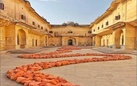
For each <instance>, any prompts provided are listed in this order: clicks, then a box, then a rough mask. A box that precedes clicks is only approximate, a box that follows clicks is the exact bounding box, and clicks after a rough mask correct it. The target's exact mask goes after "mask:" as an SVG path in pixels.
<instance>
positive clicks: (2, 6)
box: [0, 2, 4, 10]
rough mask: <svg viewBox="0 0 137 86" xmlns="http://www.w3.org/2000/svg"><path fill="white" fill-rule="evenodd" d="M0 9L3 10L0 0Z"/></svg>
mask: <svg viewBox="0 0 137 86" xmlns="http://www.w3.org/2000/svg"><path fill="white" fill-rule="evenodd" d="M0 9H1V10H4V4H3V3H2V2H0Z"/></svg>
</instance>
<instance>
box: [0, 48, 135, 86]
mask: <svg viewBox="0 0 137 86" xmlns="http://www.w3.org/2000/svg"><path fill="white" fill-rule="evenodd" d="M56 49H57V47H56V48H47V49H45V48H43V49H41V50H42V51H39V50H36V51H39V52H51V51H55V50H56ZM88 52H90V53H91V52H93V53H100V52H99V51H96V50H93V49H82V50H76V51H73V52H69V53H88ZM18 55H20V54H15V53H13V54H10V53H8V54H1V56H0V60H1V63H0V66H1V68H0V72H1V73H0V81H1V82H0V86H22V85H21V84H18V83H16V82H15V81H12V80H10V79H8V78H7V77H6V72H7V71H8V70H10V69H13V68H15V67H16V66H21V65H25V64H32V63H34V62H46V61H57V60H62V59H74V58H87V56H82V57H73V58H72V57H68V58H52V59H22V58H18V57H17V56H18ZM124 55H129V56H132V58H133V59H130V60H119V61H107V62H91V63H81V64H74V65H66V66H61V67H54V68H50V69H45V70H41V72H43V73H49V74H53V75H55V76H60V77H62V78H64V79H66V80H68V81H69V82H72V83H74V84H79V85H80V86H137V82H136V75H137V72H136V66H137V64H136V61H137V59H136V58H137V57H136V55H131V54H124ZM89 57H91V56H88V58H89ZM91 58H92V57H91Z"/></svg>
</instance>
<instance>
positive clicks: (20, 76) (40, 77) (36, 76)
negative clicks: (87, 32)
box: [7, 47, 132, 86]
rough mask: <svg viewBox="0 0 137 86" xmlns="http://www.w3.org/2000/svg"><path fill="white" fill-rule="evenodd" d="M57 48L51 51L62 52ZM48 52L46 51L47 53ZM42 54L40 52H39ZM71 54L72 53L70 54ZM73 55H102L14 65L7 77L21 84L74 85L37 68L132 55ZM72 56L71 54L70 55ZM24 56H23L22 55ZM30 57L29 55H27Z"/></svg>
mask: <svg viewBox="0 0 137 86" xmlns="http://www.w3.org/2000/svg"><path fill="white" fill-rule="evenodd" d="M60 49H61V50H59V49H58V51H56V53H55V52H52V53H54V54H55V55H58V54H60V53H62V51H63V48H60ZM75 49H76V50H79V48H76V47H74V48H71V49H69V52H70V50H71V51H72V50H75ZM65 50H66V51H68V49H67V47H64V51H65ZM48 54H49V53H47V55H48ZM41 55H42V54H41ZM71 55H72V54H71ZM73 55H74V56H81V55H82V56H103V57H102V58H98V57H94V58H83V59H72V60H59V61H51V62H41V63H34V64H28V65H23V66H20V67H16V68H15V69H12V70H9V71H8V72H7V77H8V78H10V79H11V80H15V81H16V82H18V83H21V84H23V85H24V86H80V85H74V84H72V83H70V82H68V81H67V80H65V79H63V78H61V77H59V76H54V75H50V74H43V73H41V72H38V71H39V70H43V69H48V68H52V67H59V66H65V65H71V64H79V63H87V62H103V61H115V60H128V59H131V58H132V57H130V56H125V55H113V54H92V53H87V54H73ZM62 57H63V56H62ZM72 57H73V56H72ZM22 58H24V57H22ZM29 58H31V57H29Z"/></svg>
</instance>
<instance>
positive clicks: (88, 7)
mask: <svg viewBox="0 0 137 86" xmlns="http://www.w3.org/2000/svg"><path fill="white" fill-rule="evenodd" d="M28 1H29V2H30V3H31V6H32V8H33V9H35V11H36V12H37V13H38V14H39V15H40V16H42V17H44V18H45V19H46V20H47V21H48V22H50V24H62V23H64V22H69V21H73V22H77V23H79V24H90V23H91V22H93V21H94V20H95V19H97V18H98V17H99V16H101V15H102V14H103V13H104V12H105V11H106V10H107V9H108V8H109V6H110V4H111V2H112V0H28Z"/></svg>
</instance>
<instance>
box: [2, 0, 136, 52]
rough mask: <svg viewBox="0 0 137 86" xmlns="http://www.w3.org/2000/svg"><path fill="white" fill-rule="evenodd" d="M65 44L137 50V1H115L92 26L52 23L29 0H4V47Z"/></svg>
mask: <svg viewBox="0 0 137 86" xmlns="http://www.w3.org/2000/svg"><path fill="white" fill-rule="evenodd" d="M91 16H92V15H91ZM65 45H78V46H106V47H111V48H122V49H137V1H136V0H114V1H112V3H111V5H110V7H109V8H108V9H107V10H106V12H105V13H104V14H102V15H101V16H100V17H98V18H97V19H96V20H95V21H94V22H92V23H91V24H90V25H80V24H78V23H74V22H71V21H70V22H66V23H63V24H62V25H51V24H50V23H49V22H48V21H47V20H46V19H45V18H43V17H41V16H40V15H39V14H37V13H36V12H35V10H34V9H33V8H32V7H31V5H30V3H29V1H28V0H0V50H7V49H22V48H31V47H42V46H65Z"/></svg>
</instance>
